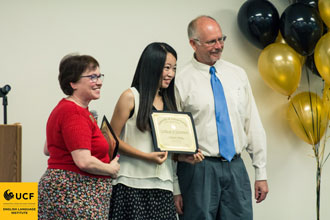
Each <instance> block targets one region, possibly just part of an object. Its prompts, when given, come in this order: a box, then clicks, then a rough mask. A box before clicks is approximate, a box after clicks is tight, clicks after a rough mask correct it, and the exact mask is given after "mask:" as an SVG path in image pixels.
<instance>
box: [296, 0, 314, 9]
mask: <svg viewBox="0 0 330 220" xmlns="http://www.w3.org/2000/svg"><path fill="white" fill-rule="evenodd" d="M296 2H300V3H303V4H306V5H309V6H312V7H313V8H316V9H318V4H319V1H318V0H297V1H296Z"/></svg>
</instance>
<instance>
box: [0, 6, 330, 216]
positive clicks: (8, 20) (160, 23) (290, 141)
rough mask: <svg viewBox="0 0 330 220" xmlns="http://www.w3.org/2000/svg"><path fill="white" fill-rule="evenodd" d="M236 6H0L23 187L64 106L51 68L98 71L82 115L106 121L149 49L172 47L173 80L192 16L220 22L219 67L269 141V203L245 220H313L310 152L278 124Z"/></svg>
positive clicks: (185, 52)
mask: <svg viewBox="0 0 330 220" xmlns="http://www.w3.org/2000/svg"><path fill="white" fill-rule="evenodd" d="M244 2H245V1H244V0H221V1H219V0H203V1H197V0H180V1H179V0H177V1H175V0H168V1H160V0H140V1H112V0H107V1H106V0H99V1H87V0H53V1H51V0H40V1H37V0H30V1H24V0H21V1H19V0H0V28H1V29H0V66H1V71H0V87H2V86H4V85H5V84H9V85H11V87H12V91H10V93H9V94H8V101H9V104H8V123H9V124H11V123H15V122H20V123H22V126H23V150H22V151H23V161H22V163H23V164H22V168H23V181H24V182H37V181H38V180H39V178H40V176H41V175H42V174H43V172H44V171H45V169H46V166H47V158H46V157H45V156H44V155H43V154H42V148H43V143H44V141H45V126H46V121H47V118H48V115H49V113H50V111H51V110H52V109H53V107H54V106H55V105H56V104H57V102H58V101H59V100H60V99H61V98H62V97H64V95H63V93H62V92H61V90H60V88H59V85H58V81H57V75H58V63H59V61H60V59H61V58H62V57H63V56H64V55H66V54H68V53H71V52H79V53H81V54H89V55H92V56H94V57H95V58H96V59H97V60H98V61H99V62H100V64H101V72H103V73H104V74H105V75H106V78H105V81H104V84H103V88H102V98H101V99H100V100H98V101H94V102H92V103H91V105H90V109H96V110H97V111H98V113H99V115H101V116H102V115H103V114H106V115H107V116H108V118H111V115H112V112H113V109H114V106H115V103H116V101H117V99H118V97H119V95H120V94H121V92H122V91H123V90H125V89H126V88H127V87H128V86H129V85H130V83H131V80H132V76H133V74H134V70H135V67H136V64H137V61H138V58H139V56H140V54H141V52H142V50H143V49H144V48H145V46H146V45H147V44H149V43H151V42H153V41H164V42H167V43H169V44H170V45H172V46H173V47H174V48H175V49H176V50H177V52H178V56H179V57H178V70H179V71H180V67H182V65H183V64H184V63H186V62H187V61H188V60H190V58H191V56H192V49H191V48H190V46H189V44H188V40H187V36H186V35H187V34H186V27H187V24H188V23H189V21H190V20H191V19H193V18H194V17H196V16H198V15H201V14H208V15H211V16H213V17H214V18H216V19H217V20H218V21H219V22H220V24H221V25H222V29H223V32H224V33H225V34H227V36H228V41H226V46H225V47H226V49H225V51H224V53H223V58H224V59H226V60H228V61H230V62H233V63H235V64H238V65H240V66H242V67H244V68H245V69H246V71H247V73H248V77H249V79H250V82H251V85H252V89H253V92H254V95H255V99H256V102H257V105H258V108H259V111H260V115H261V118H262V121H263V124H264V127H265V129H266V133H267V136H268V176H269V187H270V193H269V195H268V198H267V200H266V201H265V202H263V203H262V204H258V205H255V206H254V213H255V215H254V216H255V218H254V219H256V220H265V219H267V220H279V219H281V220H295V219H299V220H304V219H308V220H310V219H316V217H315V186H316V185H315V173H316V172H315V171H316V165H315V164H316V163H315V159H313V158H312V156H311V155H312V154H313V152H312V150H311V147H310V146H309V145H307V144H305V143H304V142H303V141H301V140H300V139H298V138H297V137H296V136H295V135H294V134H293V132H292V131H291V130H290V128H289V125H288V123H287V121H286V119H285V108H286V105H287V103H288V100H287V98H286V97H284V96H282V95H280V94H277V93H276V92H274V91H273V90H271V89H269V88H268V87H267V86H266V85H265V83H264V82H263V81H262V79H261V77H260V75H259V73H258V70H257V59H258V56H259V53H260V50H259V49H257V48H256V47H254V46H252V45H251V44H250V43H249V42H248V41H247V40H246V39H245V38H244V37H243V35H242V34H241V33H240V31H239V29H238V26H237V22H236V17H237V13H238V10H239V8H240V6H241V5H242V4H243V3H244ZM272 2H273V4H274V5H275V6H276V8H277V9H278V11H279V13H282V11H283V10H284V9H285V7H287V6H288V4H289V1H287V0H276V1H272ZM315 80H317V79H315ZM305 84H306V82H304V80H303V82H302V84H301V85H302V87H301V88H300V90H304V89H306V87H304V85H305ZM317 85H319V84H317ZM0 101H2V100H0ZM0 108H1V109H0V116H1V117H0V123H3V121H2V120H3V119H2V115H3V109H2V106H1V107H0ZM244 158H245V161H246V164H247V167H248V171H249V173H250V178H251V180H252V181H253V179H254V172H253V169H252V168H251V162H250V160H249V158H248V157H247V156H246V155H244ZM329 163H330V162H328V163H327V164H326V165H325V166H324V170H323V179H322V195H321V196H322V197H321V206H322V207H321V211H322V213H321V217H322V219H329V218H330V210H329V209H327V208H328V206H329V201H330V199H329V197H330V175H329V172H330V170H329V169H330V167H329Z"/></svg>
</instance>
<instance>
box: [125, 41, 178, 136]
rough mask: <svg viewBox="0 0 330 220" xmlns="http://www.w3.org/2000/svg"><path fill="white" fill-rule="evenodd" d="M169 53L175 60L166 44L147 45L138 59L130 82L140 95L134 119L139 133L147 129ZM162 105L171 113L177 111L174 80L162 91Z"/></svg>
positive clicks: (174, 52) (174, 53)
mask: <svg viewBox="0 0 330 220" xmlns="http://www.w3.org/2000/svg"><path fill="white" fill-rule="evenodd" d="M168 53H171V54H172V55H173V56H174V57H175V59H177V54H176V51H175V50H174V49H173V48H172V47H171V46H170V45H168V44H166V43H159V42H155V43H151V44H149V45H148V46H147V47H146V48H145V49H144V51H143V52H142V55H141V57H140V60H139V63H138V65H137V67H136V71H135V75H134V78H133V81H132V85H131V86H132V87H135V88H136V89H137V90H138V91H139V93H140V103H139V106H140V107H139V110H138V114H137V119H136V126H137V127H138V129H139V130H141V131H146V130H147V129H149V116H150V114H151V112H152V104H153V101H154V98H155V95H156V92H157V89H158V86H159V83H160V78H161V76H162V74H163V69H164V65H165V62H166V56H167V54H168ZM162 95H163V100H164V104H165V103H166V106H167V108H168V109H169V110H171V111H177V107H176V103H175V95H174V78H173V79H172V81H171V83H170V85H169V87H168V88H166V89H162Z"/></svg>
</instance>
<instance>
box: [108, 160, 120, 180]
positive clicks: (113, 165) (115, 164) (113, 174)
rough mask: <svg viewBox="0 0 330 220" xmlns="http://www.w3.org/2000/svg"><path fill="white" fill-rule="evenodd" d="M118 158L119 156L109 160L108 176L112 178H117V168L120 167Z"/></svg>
mask: <svg viewBox="0 0 330 220" xmlns="http://www.w3.org/2000/svg"><path fill="white" fill-rule="evenodd" d="M118 160H119V157H115V159H113V160H112V161H111V162H110V166H109V169H110V173H111V174H110V176H111V178H113V179H116V178H117V175H118V172H119V169H120V164H119V163H118Z"/></svg>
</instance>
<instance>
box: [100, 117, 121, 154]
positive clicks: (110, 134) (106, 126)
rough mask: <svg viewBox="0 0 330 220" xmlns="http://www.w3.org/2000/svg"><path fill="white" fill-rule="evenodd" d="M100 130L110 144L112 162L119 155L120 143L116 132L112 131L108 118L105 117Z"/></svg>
mask: <svg viewBox="0 0 330 220" xmlns="http://www.w3.org/2000/svg"><path fill="white" fill-rule="evenodd" d="M100 129H101V132H102V134H103V136H104V137H105V139H107V142H108V144H109V155H110V159H111V160H112V159H113V158H115V157H116V155H117V152H118V146H119V141H118V138H117V136H116V134H115V132H114V131H113V130H112V128H111V126H110V123H109V121H108V119H107V117H105V116H103V119H102V123H101V127H100Z"/></svg>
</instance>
